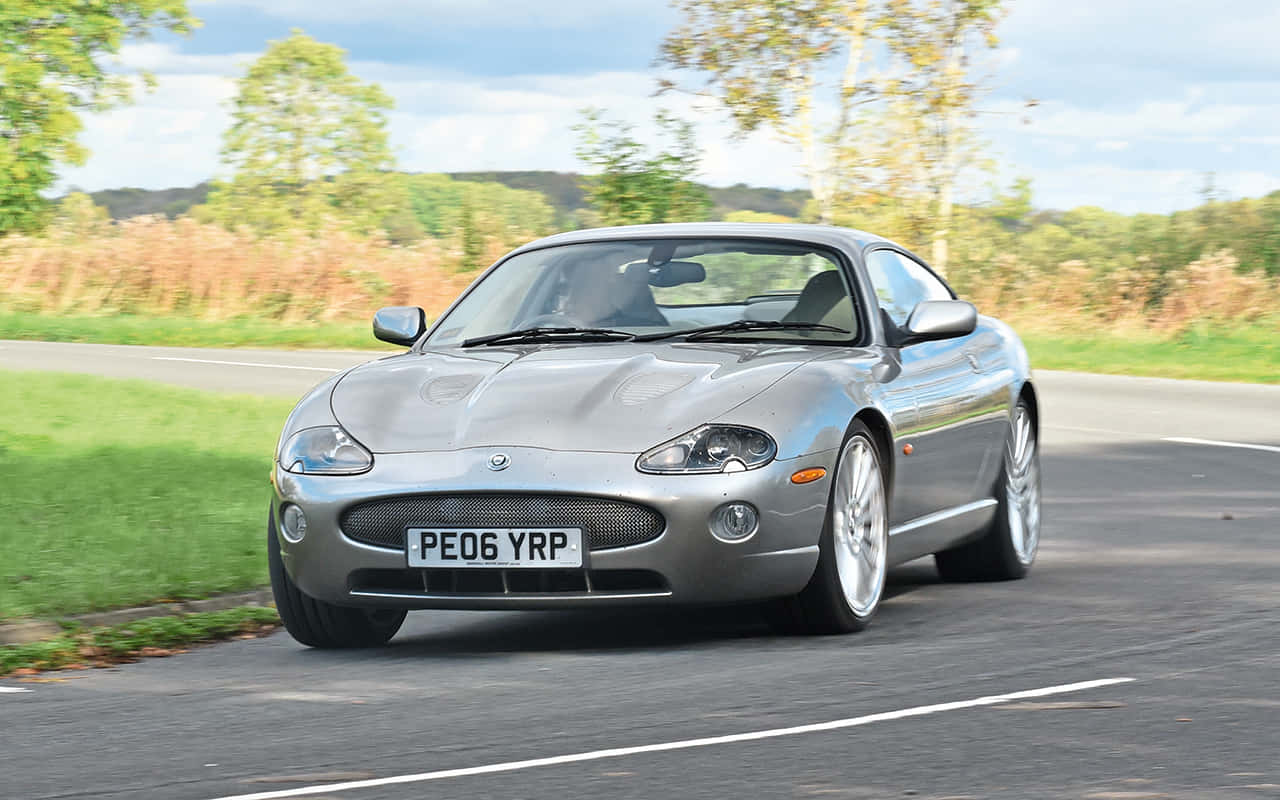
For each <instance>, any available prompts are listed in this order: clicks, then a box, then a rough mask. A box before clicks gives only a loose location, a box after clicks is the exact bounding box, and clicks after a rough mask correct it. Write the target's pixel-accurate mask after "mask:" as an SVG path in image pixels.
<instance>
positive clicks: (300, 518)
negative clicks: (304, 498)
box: [280, 504, 307, 544]
mask: <svg viewBox="0 0 1280 800" xmlns="http://www.w3.org/2000/svg"><path fill="white" fill-rule="evenodd" d="M280 532H281V533H283V534H284V538H286V539H288V540H289V541H291V542H293V543H294V544H297V543H298V542H300V541H302V537H304V536H306V535H307V515H306V514H303V513H302V509H300V508H298V507H297V506H295V505H292V504H287V505H285V506H284V507H282V508H281V509H280Z"/></svg>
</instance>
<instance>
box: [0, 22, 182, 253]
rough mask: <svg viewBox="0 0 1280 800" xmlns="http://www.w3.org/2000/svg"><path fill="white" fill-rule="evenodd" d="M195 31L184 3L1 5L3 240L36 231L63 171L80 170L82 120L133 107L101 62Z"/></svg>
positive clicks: (121, 83)
mask: <svg viewBox="0 0 1280 800" xmlns="http://www.w3.org/2000/svg"><path fill="white" fill-rule="evenodd" d="M195 25H196V20H195V19H194V18H193V17H192V16H191V15H190V14H189V13H188V12H187V4H186V0H112V2H103V1H102V0H99V2H85V0H4V2H3V3H0V234H4V233H6V232H9V231H15V230H16V231H24V230H34V229H36V228H39V227H40V226H41V225H42V224H43V223H44V222H45V219H46V212H47V209H48V204H47V201H45V200H44V198H43V197H41V194H40V193H41V192H43V191H44V190H45V189H47V188H49V187H50V186H51V185H53V182H54V180H55V179H56V177H57V176H56V172H55V170H56V168H57V165H58V164H81V163H84V160H85V158H86V157H87V155H88V154H87V152H86V151H85V150H84V148H82V147H81V146H80V145H79V144H78V142H77V136H78V134H79V132H80V127H81V125H80V118H79V116H78V113H77V112H79V111H84V110H102V109H105V108H109V107H111V106H113V105H116V104H118V103H122V102H126V101H127V100H128V99H129V96H130V87H131V83H130V81H129V79H128V78H127V76H125V75H122V74H120V73H119V72H107V71H106V70H104V69H103V66H102V64H101V59H102V58H103V57H104V56H108V55H112V54H115V53H117V52H118V51H119V50H120V46H121V45H122V44H123V43H124V41H125V40H126V39H128V38H131V37H141V36H144V35H146V34H147V33H148V32H149V31H150V30H151V29H152V28H156V27H160V28H164V29H168V30H171V31H176V32H179V33H186V32H188V31H190V30H191V29H192V27H194V26H195Z"/></svg>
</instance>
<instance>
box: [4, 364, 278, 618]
mask: <svg viewBox="0 0 1280 800" xmlns="http://www.w3.org/2000/svg"><path fill="white" fill-rule="evenodd" d="M290 407H291V403H290V402H289V401H287V400H280V399H274V398H271V399H268V398H260V397H239V396H228V395H218V394H211V393H203V392H199V391H193V390H187V389H178V388H171V387H167V386H161V385H158V384H150V383H145V382H141V381H119V380H109V379H105V378H93V377H87V376H79V375H62V374H57V373H42V372H4V371H0V487H3V488H0V620H4V619H10V618H15V617H54V616H59V615H65V614H74V613H78V612H86V611H92V610H99V609H106V608H113V607H120V606H128V605H134V604H140V603H147V602H152V601H156V600H160V599H165V598H174V599H185V598H198V597H204V596H207V595H209V594H211V593H215V592H224V591H234V590H240V589H246V588H250V587H255V586H261V585H263V584H264V583H265V582H266V579H267V575H266V556H265V552H264V544H265V526H266V508H267V502H268V499H269V497H270V491H271V490H270V485H269V482H268V470H269V468H270V464H271V458H272V453H273V448H274V446H275V442H276V437H277V436H278V435H279V431H280V426H281V425H282V424H283V422H284V418H285V416H286V415H287V414H288V412H289V409H290Z"/></svg>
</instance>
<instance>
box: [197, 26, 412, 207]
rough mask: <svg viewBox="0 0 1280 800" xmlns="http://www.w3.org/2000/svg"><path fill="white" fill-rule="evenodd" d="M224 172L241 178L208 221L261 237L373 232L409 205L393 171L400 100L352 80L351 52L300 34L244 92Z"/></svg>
mask: <svg viewBox="0 0 1280 800" xmlns="http://www.w3.org/2000/svg"><path fill="white" fill-rule="evenodd" d="M237 85H238V88H239V91H238V94H237V96H236V98H235V101H234V104H233V112H232V119H233V120H234V121H233V123H232V125H231V128H230V129H229V130H227V132H226V133H225V134H224V138H223V146H222V158H223V162H224V163H225V164H226V165H227V167H228V168H229V169H230V170H231V172H232V178H231V181H230V182H229V183H224V184H219V185H217V187H216V188H215V189H214V191H213V193H212V194H210V196H209V201H208V204H207V205H206V206H205V207H204V209H203V210H202V212H201V215H202V216H203V217H205V218H207V219H212V220H216V221H219V222H221V223H223V224H225V225H228V226H236V225H243V224H248V225H251V226H252V227H254V228H257V229H258V230H260V231H264V232H266V231H276V230H282V229H294V230H306V231H310V232H315V231H317V230H319V229H320V228H321V227H323V226H324V225H326V224H328V223H329V222H330V221H332V220H334V219H337V220H339V221H340V222H341V223H342V224H344V225H345V226H347V227H351V228H353V229H356V230H360V231H369V230H373V229H375V228H379V227H381V226H382V224H383V222H384V220H385V219H386V218H387V217H388V216H389V215H391V214H392V213H393V212H394V211H395V210H396V209H397V208H400V207H402V206H403V205H404V203H405V201H406V198H405V197H404V195H403V192H402V190H401V186H400V184H399V182H398V181H395V180H393V179H390V178H389V176H388V175H387V174H386V171H387V170H389V169H391V167H392V166H393V163H394V159H393V157H392V154H391V148H390V146H389V145H388V143H387V130H386V126H387V118H386V112H387V111H388V110H389V109H390V108H391V107H392V100H391V97H390V96H389V95H387V93H386V92H384V91H383V90H382V88H381V87H379V86H378V85H377V84H374V83H364V82H362V81H360V80H359V79H357V78H356V77H354V76H353V75H351V74H350V73H349V72H348V71H347V65H346V51H344V50H343V49H342V48H340V47H338V46H337V45H332V44H325V43H323V42H318V41H316V40H315V39H312V38H311V37H310V36H307V35H305V34H304V33H302V32H301V31H298V30H294V31H293V33H292V35H291V36H290V37H289V38H288V39H283V40H279V41H273V42H272V43H271V45H270V46H269V47H268V48H267V51H266V52H265V53H264V54H263V55H262V56H261V57H260V58H258V60H257V61H255V62H254V63H253V65H252V66H250V68H249V71H248V73H247V74H246V75H245V76H244V77H242V78H240V79H239V81H238V82H237Z"/></svg>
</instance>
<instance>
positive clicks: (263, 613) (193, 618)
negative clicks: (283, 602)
mask: <svg viewBox="0 0 1280 800" xmlns="http://www.w3.org/2000/svg"><path fill="white" fill-rule="evenodd" d="M279 624H280V618H279V616H278V615H277V614H276V611H275V609H273V608H262V607H257V606H244V607H241V608H229V609H226V610H225V611H209V612H204V613H198V614H183V615H180V616H170V617H152V618H150V619H141V620H137V621H135V622H127V623H124V624H121V625H113V626H109V627H102V628H90V629H88V630H82V629H72V630H69V631H67V632H65V633H63V634H62V635H61V636H57V637H54V638H52V639H45V640H43V641H39V642H31V643H29V644H19V645H9V646H0V676H4V675H8V674H9V673H12V672H13V671H14V670H19V669H25V670H32V669H35V670H47V669H58V668H60V667H67V666H71V665H77V664H79V665H84V664H86V662H87V663H90V664H95V665H98V666H110V665H111V664H117V663H120V662H121V661H132V660H134V659H136V658H138V657H139V656H148V655H172V654H173V649H174V648H179V647H186V646H187V645H191V644H198V643H200V642H212V641H217V640H219V639H227V638H229V637H231V636H235V635H237V634H245V633H249V634H257V633H260V632H262V631H263V630H264V629H265V630H270V629H271V628H272V627H274V626H276V625H279Z"/></svg>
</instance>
